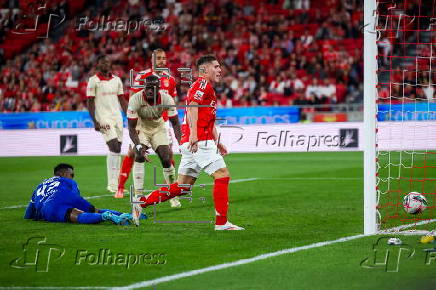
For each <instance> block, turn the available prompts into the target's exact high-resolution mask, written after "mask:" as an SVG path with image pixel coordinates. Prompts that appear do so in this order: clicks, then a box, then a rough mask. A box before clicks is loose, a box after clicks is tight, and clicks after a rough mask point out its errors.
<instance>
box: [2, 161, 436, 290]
mask: <svg viewBox="0 0 436 290" xmlns="http://www.w3.org/2000/svg"><path fill="white" fill-rule="evenodd" d="M177 161H178V157H177ZM59 162H67V163H71V164H73V165H74V166H75V173H76V180H77V182H78V184H79V187H80V190H81V192H82V195H83V196H85V197H90V196H93V197H94V198H92V199H90V201H91V202H92V203H93V204H94V205H95V206H96V207H97V208H110V209H116V210H120V211H130V205H129V202H128V198H127V197H125V198H124V199H121V200H119V199H114V198H112V197H111V196H109V194H108V192H107V191H106V190H105V185H106V165H105V162H106V160H105V157H76V156H63V157H39V158H37V157H31V158H24V157H23V158H0V182H1V183H0V184H1V187H0V196H1V198H0V222H1V225H0V287H9V286H15V287H23V286H36V287H43V288H44V287H49V286H51V287H64V286H82V287H93V286H94V287H95V286H102V287H105V286H108V287H111V286H128V285H131V284H134V283H137V282H141V281H147V280H152V279H156V278H160V277H165V276H169V275H174V274H178V273H181V272H186V271H190V270H195V269H202V268H205V267H209V266H213V265H217V264H222V263H229V262H233V261H237V260H240V259H245V258H251V257H254V256H257V255H261V254H265V253H270V252H274V251H279V250H282V249H289V248H295V247H301V246H305V245H311V244H314V243H317V242H324V241H330V240H336V239H338V238H341V237H348V236H353V235H358V234H361V233H362V232H363V154H362V153H361V152H336V153H280V154H272V153H271V154H231V155H229V156H227V157H226V162H227V164H228V167H229V169H230V172H231V175H232V180H233V181H234V183H232V184H231V185H230V209H229V218H230V221H231V222H233V223H235V224H237V225H241V226H243V227H245V228H246V231H241V232H215V231H214V230H213V225H212V224H210V223H160V222H159V223H157V222H155V221H156V220H158V221H167V222H168V221H212V219H213V215H214V210H213V202H212V198H211V197H212V196H211V188H212V187H211V185H210V184H211V182H212V180H211V179H210V178H209V177H207V176H205V175H202V176H201V178H200V179H199V180H198V182H197V183H198V184H200V183H203V184H206V186H205V187H204V189H203V188H201V187H195V188H194V191H193V199H192V201H188V200H182V204H183V207H182V208H181V209H171V208H170V207H169V204H167V203H165V204H161V205H159V206H158V207H157V208H156V219H155V217H154V212H153V208H148V209H146V210H145V212H146V213H147V214H148V215H149V216H150V217H149V219H148V220H145V221H142V224H141V226H140V227H134V226H115V225H112V224H109V223H103V224H99V225H76V224H52V223H46V222H34V221H26V220H23V218H22V217H23V213H24V208H23V207H16V208H14V207H13V206H20V205H24V204H26V203H27V202H28V200H29V198H30V195H31V192H32V191H33V189H34V187H35V186H36V185H37V184H38V183H39V182H40V181H41V180H42V179H44V178H47V177H50V176H51V173H52V168H53V166H54V165H56V163H59ZM153 165H158V162H157V160H156V159H155V158H154V157H153V164H151V165H148V166H147V167H146V185H148V188H149V189H152V177H153ZM159 168H160V167H158V170H157V172H158V181H160V180H162V174H161V170H160V169H159ZM427 174H428V176H430V175H431V174H430V173H429V172H427ZM432 176H436V174H433V175H432ZM200 197H204V199H201V198H200ZM433 213H434V211H433ZM433 218H434V217H433ZM432 226H433V227H436V225H435V224H434V223H433V224H432ZM430 228H431V227H430ZM32 237H33V238H37V237H40V238H45V239H46V242H45V243H41V246H40V247H39V252H36V251H35V249H33V250H30V249H28V250H27V252H25V251H23V244H24V243H25V242H26V241H27V240H28V239H29V238H32ZM385 237H387V236H369V237H362V238H357V239H354V240H351V241H346V242H343V243H334V244H329V245H325V246H320V247H316V248H311V249H306V250H301V251H298V252H295V253H290V254H284V255H280V256H276V257H271V258H268V259H264V260H261V261H256V262H253V263H249V264H245V265H239V266H235V267H230V268H226V269H222V270H217V271H212V272H208V273H204V274H200V275H196V276H192V277H186V278H182V279H178V280H174V281H169V282H164V283H159V284H157V285H154V286H150V287H146V288H145V289H398V288H402V289H406V288H408V289H423V288H428V289H430V288H431V286H430V285H432V286H433V287H434V285H435V283H436V278H435V275H434V273H436V253H426V252H424V251H423V249H426V248H431V247H436V244H430V245H422V244H419V243H418V237H416V236H401V237H400V238H401V239H402V240H403V242H404V243H406V244H407V245H405V246H401V247H403V250H400V248H401V247H398V246H387V245H386V239H385ZM379 238H382V240H380V242H379V245H378V246H374V244H376V243H377V240H378V239H379ZM48 244H50V245H52V246H47V245H48ZM50 247H52V248H53V250H52V251H51V252H50V254H51V256H50V257H48V254H47V253H49V252H48V251H47V249H49V248H50ZM375 249H376V250H377V255H376V254H375V253H376V251H375ZM61 251H64V254H63V256H61V257H59V254H60V252H61ZM101 253H103V254H101ZM104 253H106V255H107V253H111V254H113V255H116V254H118V255H119V256H118V258H119V260H117V261H116V263H115V264H111V263H104V262H102V260H104V259H102V258H98V257H99V255H104ZM386 253H389V255H388V259H387V260H385V259H384V257H385V256H386V255H385V254H386ZM128 255H131V256H130V258H131V259H132V260H131V262H132V263H133V260H134V259H135V257H136V258H137V259H138V261H139V262H136V264H129V265H128V267H127V265H126V263H125V259H126V258H127V257H128ZM140 255H141V256H140ZM35 256H37V257H38V259H39V260H38V261H37V263H36V262H35ZM101 257H103V258H105V257H107V256H101ZM138 257H140V258H138ZM395 257H399V258H398V259H395ZM17 258H21V260H20V261H19V262H17V263H16V264H14V261H15V260H16V259H17ZM97 258H98V259H101V260H100V261H97V260H95V259H97ZM366 258H368V260H367V261H366V262H364V260H365V259H366ZM114 259H115V258H114ZM141 259H142V260H141ZM47 261H48V262H47ZM96 261H97V262H96ZM383 261H385V262H383ZM24 262H25V263H24ZM109 262H111V261H110V260H109ZM20 263H21V264H20ZM47 263H48V264H47ZM153 263H158V264H153ZM11 264H12V265H15V266H16V265H21V268H20V267H18V268H17V267H11ZM36 265H38V267H39V270H40V271H37V267H36ZM45 270H46V271H45ZM41 289H42V288H41Z"/></svg>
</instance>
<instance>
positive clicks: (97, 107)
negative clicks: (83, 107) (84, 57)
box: [86, 56, 127, 192]
mask: <svg viewBox="0 0 436 290" xmlns="http://www.w3.org/2000/svg"><path fill="white" fill-rule="evenodd" d="M110 70H111V62H110V61H109V60H108V59H107V58H106V57H105V56H100V57H98V58H97V71H98V72H97V73H96V74H95V75H94V76H92V77H90V78H89V81H88V86H87V88H86V98H87V106H88V111H89V114H90V115H91V118H92V120H93V121H94V128H95V130H96V131H99V132H100V133H101V134H102V135H103V138H104V140H105V142H106V144H107V146H108V148H109V154H108V155H107V159H106V163H107V178H108V185H107V189H108V190H109V191H110V192H116V191H117V188H118V173H119V171H120V163H121V156H120V152H121V142H122V140H123V118H122V115H121V109H122V110H123V111H124V112H126V111H127V101H126V100H125V99H124V91H123V83H122V81H121V79H120V78H119V77H117V76H115V75H113V74H111V71H110Z"/></svg>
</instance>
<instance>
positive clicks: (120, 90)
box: [118, 78, 124, 96]
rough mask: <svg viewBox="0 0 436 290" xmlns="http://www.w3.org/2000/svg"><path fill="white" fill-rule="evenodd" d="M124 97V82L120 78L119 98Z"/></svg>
mask: <svg viewBox="0 0 436 290" xmlns="http://www.w3.org/2000/svg"><path fill="white" fill-rule="evenodd" d="M121 95H124V89H123V82H122V81H121V79H120V78H118V96H121Z"/></svg>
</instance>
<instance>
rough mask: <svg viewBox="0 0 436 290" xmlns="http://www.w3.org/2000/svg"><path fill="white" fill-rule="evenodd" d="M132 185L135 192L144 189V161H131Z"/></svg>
mask: <svg viewBox="0 0 436 290" xmlns="http://www.w3.org/2000/svg"><path fill="white" fill-rule="evenodd" d="M133 186H134V187H135V194H136V193H141V194H142V192H143V190H144V163H143V162H136V161H135V162H134V163H133Z"/></svg>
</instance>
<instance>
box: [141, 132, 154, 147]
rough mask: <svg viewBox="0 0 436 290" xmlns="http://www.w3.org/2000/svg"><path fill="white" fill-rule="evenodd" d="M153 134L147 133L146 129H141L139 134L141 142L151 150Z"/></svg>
mask: <svg viewBox="0 0 436 290" xmlns="http://www.w3.org/2000/svg"><path fill="white" fill-rule="evenodd" d="M152 136H153V135H152V132H150V131H147V130H145V129H140V130H139V133H138V138H139V142H141V144H144V145H145V146H147V147H149V148H151V137H152Z"/></svg>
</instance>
